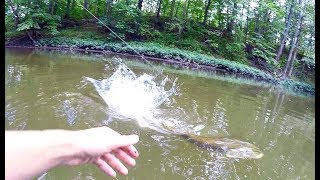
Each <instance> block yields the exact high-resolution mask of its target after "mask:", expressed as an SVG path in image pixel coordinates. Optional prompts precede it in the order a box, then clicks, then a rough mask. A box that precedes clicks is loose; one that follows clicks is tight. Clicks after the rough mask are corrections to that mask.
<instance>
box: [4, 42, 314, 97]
mask: <svg viewBox="0 0 320 180" xmlns="http://www.w3.org/2000/svg"><path fill="white" fill-rule="evenodd" d="M8 43H10V41H8ZM116 45H118V44H116ZM84 47H85V48H84ZM88 47H90V48H88ZM105 47H107V48H105ZM105 47H104V48H103V49H101V48H100V49H99V47H94V46H91V45H87V47H86V46H82V47H78V46H70V45H69V46H66V45H59V44H58V45H55V46H50V45H41V46H34V45H15V43H14V44H12V45H10V44H7V42H6V44H5V48H29V49H43V50H64V51H79V52H92V53H102V54H110V55H121V56H126V57H135V58H137V59H139V60H141V61H149V60H151V61H158V62H164V63H168V64H174V65H179V66H182V67H189V68H192V69H194V70H208V71H219V72H223V73H226V74H228V75H236V76H237V77H238V76H240V77H244V78H247V79H250V80H253V81H259V82H263V83H268V84H271V85H273V86H282V87H281V88H285V89H291V90H292V91H294V92H296V93H303V94H308V95H311V96H314V94H315V87H312V86H311V85H310V84H306V83H302V82H300V81H295V80H291V79H287V80H281V79H278V78H275V77H273V76H272V75H270V74H267V73H265V72H263V71H260V70H258V69H257V70H258V71H260V72H263V73H265V74H267V75H268V76H267V77H263V76H261V75H255V74H254V73H255V72H250V71H249V72H248V73H245V72H241V68H239V67H237V66H236V67H228V64H226V63H225V64H223V65H220V66H219V64H217V65H215V64H214V62H213V65H212V64H204V63H201V62H197V61H192V60H191V61H190V60H189V61H185V60H177V59H175V58H161V57H157V56H150V55H149V54H147V53H145V52H143V53H141V52H139V54H141V55H137V53H135V54H133V53H132V51H131V50H128V49H126V47H123V46H119V45H118V46H116V48H118V49H114V48H113V47H108V45H105ZM119 47H120V48H119ZM121 47H122V49H121ZM105 49H106V50H105ZM130 52H131V53H130ZM169 53H170V52H168V54H169ZM142 57H143V58H142ZM226 61H228V60H226ZM238 66H246V65H242V64H241V65H238ZM247 67H249V68H250V69H255V68H253V67H250V66H247ZM250 69H249V70H250ZM270 76H271V77H270Z"/></svg>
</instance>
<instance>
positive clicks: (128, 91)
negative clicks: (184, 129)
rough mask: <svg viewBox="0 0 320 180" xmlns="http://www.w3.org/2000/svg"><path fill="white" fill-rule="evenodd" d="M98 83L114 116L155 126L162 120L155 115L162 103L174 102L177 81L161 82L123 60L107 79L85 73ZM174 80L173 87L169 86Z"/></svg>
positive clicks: (167, 80) (99, 89) (102, 95)
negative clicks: (130, 67) (137, 73)
mask: <svg viewBox="0 0 320 180" xmlns="http://www.w3.org/2000/svg"><path fill="white" fill-rule="evenodd" d="M85 79H86V80H88V81H90V82H91V83H92V84H93V85H94V86H95V89H96V90H97V92H98V93H99V95H100V96H101V98H102V99H103V100H104V101H105V103H106V104H107V105H108V108H109V110H110V111H111V112H112V113H114V114H113V115H114V116H117V117H118V118H119V117H122V118H126V119H128V118H130V119H134V120H136V121H137V122H138V123H139V125H140V126H142V127H149V128H152V127H153V129H154V128H155V127H154V126H158V127H159V125H160V124H161V122H159V120H157V119H156V118H155V116H156V115H157V114H158V113H159V112H158V111H159V108H158V107H159V106H160V105H162V104H170V102H171V100H170V97H171V96H172V95H175V94H176V93H177V92H176V88H175V81H176V80H175V81H173V82H172V81H170V80H169V79H168V77H165V78H163V80H161V81H160V82H159V83H156V82H155V77H154V76H151V75H148V74H143V75H141V76H137V75H136V74H135V73H134V72H132V71H131V70H130V69H129V68H128V67H127V66H126V65H124V64H123V63H121V64H120V65H119V67H118V69H117V70H116V71H115V72H114V73H113V75H112V76H111V77H109V78H107V79H102V80H95V79H93V78H90V77H85ZM168 83H170V85H169V86H171V88H169V90H165V86H168V85H167V84H168Z"/></svg>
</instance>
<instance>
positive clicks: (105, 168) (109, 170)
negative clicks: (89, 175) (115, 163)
mask: <svg viewBox="0 0 320 180" xmlns="http://www.w3.org/2000/svg"><path fill="white" fill-rule="evenodd" d="M94 164H96V165H97V166H98V167H99V168H100V169H101V170H102V171H103V172H104V173H106V174H108V175H109V176H111V177H116V176H117V173H116V172H115V171H114V170H113V169H112V168H111V167H110V166H109V165H108V164H107V163H106V162H105V161H104V160H102V159H100V158H98V159H97V160H96V161H94Z"/></svg>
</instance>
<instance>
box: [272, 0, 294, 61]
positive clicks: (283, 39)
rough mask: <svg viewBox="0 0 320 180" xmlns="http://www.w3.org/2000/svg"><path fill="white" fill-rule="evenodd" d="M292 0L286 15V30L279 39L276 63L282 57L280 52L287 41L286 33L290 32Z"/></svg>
mask: <svg viewBox="0 0 320 180" xmlns="http://www.w3.org/2000/svg"><path fill="white" fill-rule="evenodd" d="M294 2H295V1H294V0H293V1H292V2H291V5H290V9H289V14H288V18H287V23H286V28H285V30H284V34H283V37H282V39H281V42H280V47H279V49H278V53H277V56H276V61H277V62H279V59H280V57H281V55H282V51H283V47H284V45H285V43H286V40H287V36H288V33H289V30H290V26H291V16H292V11H293V7H294Z"/></svg>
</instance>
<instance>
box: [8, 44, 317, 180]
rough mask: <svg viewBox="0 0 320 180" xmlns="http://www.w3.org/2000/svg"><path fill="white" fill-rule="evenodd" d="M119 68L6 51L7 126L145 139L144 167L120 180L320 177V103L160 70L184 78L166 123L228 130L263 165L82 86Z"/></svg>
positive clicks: (63, 171)
mask: <svg viewBox="0 0 320 180" xmlns="http://www.w3.org/2000/svg"><path fill="white" fill-rule="evenodd" d="M122 59H123V62H124V64H126V65H127V66H128V67H129V68H130V69H131V70H132V71H133V72H134V73H136V74H143V73H148V74H151V73H152V71H151V70H150V66H149V65H146V64H143V63H141V62H139V61H136V60H134V59H131V60H130V59H128V58H122ZM102 60H104V61H102ZM116 64H117V63H115V62H114V60H113V59H112V56H103V55H97V54H96V55H95V54H81V53H76V52H73V53H62V52H48V51H41V50H32V49H6V56H5V84H6V88H5V128H6V129H16V130H17V129H18V130H22V129H47V128H64V129H83V128H88V127H95V126H102V125H108V126H109V127H111V128H113V129H115V130H117V131H119V132H121V133H125V134H131V133H135V134H139V135H140V142H139V143H138V144H137V145H136V147H137V149H138V150H139V152H140V157H139V159H138V160H137V165H136V167H134V168H132V169H130V170H129V175H128V176H121V175H118V177H117V179H148V180H149V179H175V180H176V179H314V178H315V175H314V173H315V167H314V166H315V134H314V133H315V107H314V106H315V101H314V98H313V97H300V96H294V95H290V94H287V93H285V92H281V91H276V90H273V89H268V88H262V87H256V86H253V85H245V84H239V83H235V82H228V81H224V80H221V79H217V78H210V76H209V75H206V74H205V73H199V72H192V71H189V70H183V69H181V68H174V67H169V66H167V65H163V64H161V63H157V64H154V65H153V67H156V68H158V69H163V74H165V75H167V76H168V77H169V78H171V79H174V78H175V77H177V78H178V80H177V89H178V92H179V95H176V96H172V97H170V98H171V100H172V102H173V103H171V104H170V105H168V106H165V105H161V106H159V107H158V109H159V110H162V112H163V113H162V114H161V116H162V117H165V118H168V119H170V118H171V119H172V118H173V119H177V120H179V121H181V122H183V123H184V124H186V125H189V126H193V127H196V126H198V127H199V125H201V126H202V128H200V130H199V133H200V134H201V135H214V134H217V133H219V134H223V135H225V136H231V137H236V138H237V139H241V140H244V141H248V142H251V143H253V144H255V145H257V146H258V147H260V148H261V150H262V151H263V153H264V156H263V157H262V158H261V159H257V160H245V159H228V158H222V157H219V156H216V153H215V152H214V151H207V150H204V149H201V148H199V147H197V146H195V145H194V144H192V143H189V142H188V141H186V140H185V139H183V138H181V137H179V136H177V135H173V134H163V133H161V132H159V131H156V130H153V129H150V128H147V127H141V126H139V124H138V123H137V121H133V120H123V119H118V118H115V117H113V116H111V115H110V114H109V111H108V110H107V106H106V105H105V104H104V103H103V101H102V99H100V100H99V99H93V98H92V97H91V96H88V94H96V95H97V92H96V90H95V89H94V87H93V86H92V85H90V84H84V83H83V77H84V76H87V77H92V78H95V79H102V78H107V77H110V76H111V75H112V73H113V72H114V70H115V69H116ZM98 98H99V96H98ZM137 103H139V102H137ZM106 178H107V179H108V178H109V177H107V176H106V175H104V174H103V173H102V172H100V170H98V169H97V168H96V167H95V166H93V165H84V166H78V167H58V168H55V169H52V170H50V171H48V172H47V173H45V174H44V175H43V176H42V177H41V178H40V179H106ZM110 179H111V178H110Z"/></svg>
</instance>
